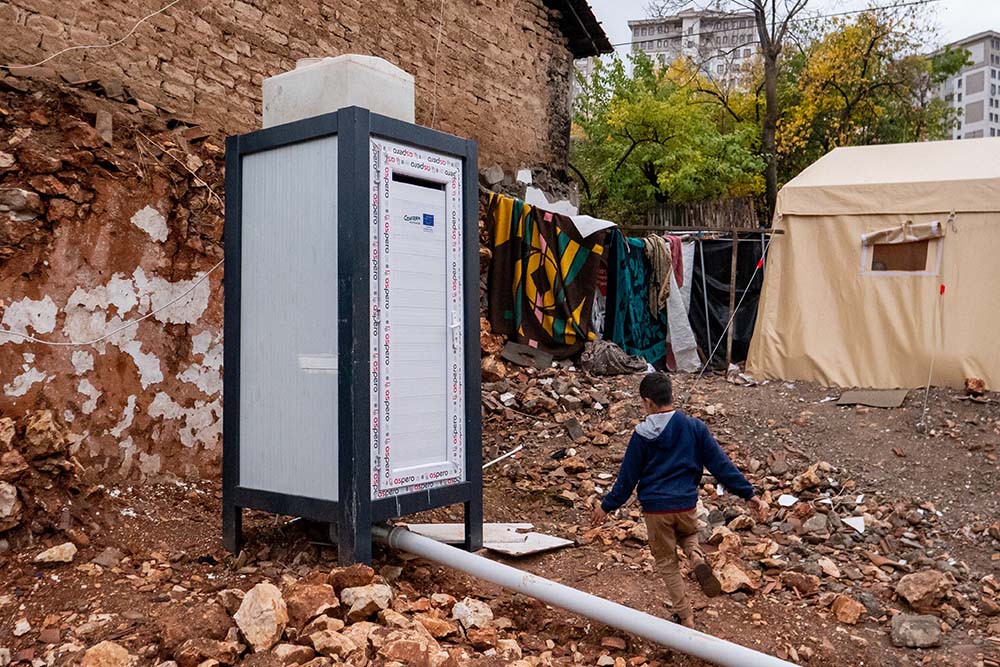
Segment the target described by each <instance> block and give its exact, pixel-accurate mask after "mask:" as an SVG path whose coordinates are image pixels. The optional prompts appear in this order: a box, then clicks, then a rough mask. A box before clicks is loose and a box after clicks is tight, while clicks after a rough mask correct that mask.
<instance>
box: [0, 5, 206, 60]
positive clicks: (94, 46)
mask: <svg viewBox="0 0 1000 667" xmlns="http://www.w3.org/2000/svg"><path fill="white" fill-rule="evenodd" d="M212 1H214V0H210V2H212ZM180 2H183V0H173V1H172V2H169V3H167V4H166V5H164V6H163V7H161V8H160V9H157V10H156V11H155V12H152V13H151V14H147V15H146V16H143V17H142V18H141V19H139V20H138V21H137V22H136V24H135V25H134V26H132V29H131V30H129V31H128V32H127V33H125V35H124V36H122V37H121V38H120V39H118V40H116V41H114V42H109V43H108V44H81V45H77V46H68V47H66V48H65V49H63V50H61V51H56V52H55V53H53V54H52V55H50V56H49V57H47V58H45V59H44V60H39V61H38V62H37V63H34V64H33V65H0V69H6V70H14V69H27V68H30V67H38V66H40V65H44V64H45V63H47V62H49V61H50V60H52V59H54V58H57V57H59V56H61V55H62V54H64V53H69V52H70V51H82V50H85V49H110V48H113V47H115V46H118V45H119V44H121V43H122V42H124V41H125V40H126V39H128V38H129V37H131V36H132V35H133V34H134V33H135V31H136V30H138V29H139V26H141V25H142V24H143V23H145V22H146V21H148V20H149V19H151V18H153V17H154V16H157V15H159V14H162V13H163V12H165V11H167V10H168V9H170V8H171V7H173V6H174V5H176V4H178V3H180Z"/></svg>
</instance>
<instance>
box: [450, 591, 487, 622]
mask: <svg viewBox="0 0 1000 667" xmlns="http://www.w3.org/2000/svg"><path fill="white" fill-rule="evenodd" d="M451 617H452V618H454V619H455V620H456V621H458V622H459V623H461V624H462V626H463V627H464V628H466V629H469V628H485V627H487V626H489V625H490V623H492V622H493V610H492V609H490V606H489V605H488V604H486V603H485V602H483V601H482V600H476V599H475V598H465V599H464V600H462V601H461V602H456V603H455V606H454V607H452V608H451Z"/></svg>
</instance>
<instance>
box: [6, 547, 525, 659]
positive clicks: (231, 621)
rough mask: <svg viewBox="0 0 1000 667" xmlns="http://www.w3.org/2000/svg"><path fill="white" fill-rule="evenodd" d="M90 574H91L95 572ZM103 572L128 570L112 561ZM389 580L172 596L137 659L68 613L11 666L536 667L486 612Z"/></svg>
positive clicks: (468, 601)
mask: <svg viewBox="0 0 1000 667" xmlns="http://www.w3.org/2000/svg"><path fill="white" fill-rule="evenodd" d="M88 565H89V569H91V570H93V568H94V565H95V564H93V563H91V564H88ZM111 569H112V570H123V569H127V565H126V564H124V563H121V562H118V561H115V562H114V564H113V565H112V566H111ZM155 569H161V568H155ZM250 569H253V568H250ZM398 569H399V568H395V570H398ZM395 576H398V571H394V569H393V568H391V567H389V568H383V574H382V575H376V573H375V571H374V570H372V569H371V568H370V567H368V566H364V565H355V566H351V567H349V568H334V569H333V570H332V571H321V570H315V571H312V572H310V573H309V574H307V575H306V576H304V577H302V578H297V577H295V576H293V575H291V574H290V573H288V572H285V573H283V574H282V575H281V576H280V577H279V578H278V580H277V585H276V584H275V583H271V582H270V581H266V580H265V581H262V582H260V583H257V584H256V585H254V586H252V587H251V588H249V589H248V590H242V589H238V588H237V589H223V590H218V591H215V592H210V591H200V592H197V593H189V592H187V591H184V590H180V589H181V587H179V586H173V587H172V593H173V595H172V597H173V599H174V604H172V605H170V607H169V608H168V609H167V610H166V611H164V612H162V613H161V614H160V615H159V617H158V618H157V619H156V621H155V625H156V628H155V631H156V632H155V636H156V637H157V641H154V642H152V643H150V644H148V645H146V646H144V647H141V648H140V649H139V650H138V651H136V652H135V653H132V652H130V651H129V650H128V649H127V648H126V647H125V646H124V645H122V644H120V643H117V642H115V641H113V640H104V641H101V642H99V643H96V644H92V645H91V643H90V642H88V638H89V637H90V636H91V635H92V634H94V633H95V632H96V631H97V629H98V628H99V627H100V626H102V625H105V624H107V623H108V622H109V621H110V620H111V619H110V616H108V615H106V614H105V615H103V616H102V615H92V616H91V617H89V618H86V619H82V618H78V615H77V614H68V613H67V614H62V615H60V614H56V615H54V616H51V617H49V618H47V619H46V622H47V623H49V624H50V626H53V627H52V631H54V633H55V637H62V641H61V643H60V642H58V641H57V642H53V644H55V645H53V646H52V647H51V648H50V649H49V650H48V651H47V652H46V653H45V654H44V655H39V656H37V657H35V652H34V650H33V649H28V651H27V652H22V654H18V655H16V656H14V657H15V658H16V659H17V660H28V661H31V660H41V661H42V662H43V663H44V664H79V665H81V667H82V666H86V665H91V666H93V667H98V666H100V667H131V666H133V665H136V664H140V663H142V664H159V665H160V667H199V666H201V667H209V666H212V667H218V666H219V665H227V666H228V665H254V666H257V667H260V666H274V667H287V666H290V665H296V664H297V665H301V666H302V667H327V666H329V665H333V664H348V665H357V666H364V665H369V664H372V665H385V666H387V667H388V666H390V665H392V666H397V665H398V666H404V665H419V666H421V667H438V666H440V667H460V666H463V665H474V664H477V662H481V663H482V664H507V665H519V666H521V667H528V666H530V665H537V664H542V662H541V659H539V658H532V657H529V658H527V659H525V658H524V657H523V654H522V650H521V646H520V644H519V642H518V640H517V639H516V636H517V632H516V631H515V630H513V622H512V621H511V620H510V619H508V618H502V617H494V614H493V611H492V609H491V608H490V606H489V605H488V604H487V603H485V602H483V601H481V600H478V599H475V598H471V597H466V598H464V599H462V600H457V599H456V598H454V597H452V596H451V595H448V594H444V593H440V594H433V595H430V596H422V595H420V594H419V593H417V592H416V590H415V589H413V587H412V586H410V585H408V584H407V583H406V582H404V581H399V582H397V583H396V585H395V586H390V584H389V583H387V582H388V581H389V579H392V578H394V577H395ZM178 593H184V595H178ZM67 621H73V622H75V623H76V625H75V627H74V626H73V625H70V624H68V623H67ZM81 621H82V622H81ZM67 625H68V626H69V627H66V626H67ZM24 626H25V630H24V632H25V633H27V632H30V631H32V629H31V627H30V623H28V621H27V620H25V621H24ZM60 626H63V627H60ZM88 645H89V648H88ZM29 654H30V655H29Z"/></svg>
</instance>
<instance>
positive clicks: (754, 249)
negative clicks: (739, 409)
mask: <svg viewBox="0 0 1000 667" xmlns="http://www.w3.org/2000/svg"><path fill="white" fill-rule="evenodd" d="M697 244H698V249H697V250H695V252H694V257H693V259H692V263H693V264H694V271H693V273H692V277H691V308H690V310H689V312H688V316H689V320H690V322H691V328H692V329H693V330H694V335H695V338H696V339H697V340H698V346H699V347H700V348H701V350H702V352H703V353H704V355H705V356H706V357H707V356H708V355H709V353H710V352H711V351H712V350H713V349H714V350H715V354H714V355H713V356H712V359H711V364H710V365H711V366H712V367H724V366H725V364H726V340H725V339H726V335H727V334H726V332H725V329H726V325H727V324H728V322H729V316H730V315H729V283H730V273H731V269H732V251H733V242H732V241H731V240H729V239H725V240H718V241H716V240H711V241H709V240H702V241H699V242H697ZM763 251H764V243H762V242H760V241H755V240H752V239H748V238H744V239H742V240H740V242H739V243H738V244H737V259H736V302H735V303H736V304H739V303H740V298H741V297H743V303H742V305H740V306H739V308H738V309H737V311H736V317H735V319H734V320H733V325H732V327H733V358H732V360H733V362H740V361H744V360H745V359H746V358H747V352H748V351H749V349H750V339H751V338H752V337H753V329H754V324H755V323H756V321H757V302H758V300H759V299H760V291H761V287H762V285H763V275H764V271H763V270H761V271H758V272H757V275H756V277H754V278H753V281H752V282H751V280H750V278H751V277H752V276H753V275H754V270H755V269H756V268H757V263H758V262H759V261H760V259H761V256H762V254H763ZM703 265H704V271H703V269H702V267H703ZM703 286H704V287H703ZM744 290H746V296H745V297H744V295H743V293H744ZM706 310H707V318H706Z"/></svg>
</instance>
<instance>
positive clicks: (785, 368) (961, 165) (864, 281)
mask: <svg viewBox="0 0 1000 667" xmlns="http://www.w3.org/2000/svg"><path fill="white" fill-rule="evenodd" d="M941 143H946V144H948V146H947V147H943V146H941V145H940V144H941ZM985 148H988V149H989V150H990V151H998V150H1000V140H994V139H982V140H979V139H973V140H963V141H954V142H932V143H927V144H913V145H905V146H891V147H890V146H872V147H860V148H851V149H837V150H835V151H833V152H832V153H830V154H829V155H827V156H825V157H823V158H821V159H820V160H819V161H818V162H817V163H816V164H815V165H813V166H812V167H810V168H809V169H807V170H806V172H803V176H805V177H806V178H802V177H800V178H802V180H801V181H800V183H799V184H798V185H795V186H793V187H790V186H792V185H793V183H795V181H799V180H800V178H797V179H795V180H793V181H792V183H789V185H788V186H786V187H785V189H783V190H782V193H781V195H779V198H778V207H779V208H778V210H777V212H776V216H775V217H776V222H775V227H776V228H777V229H779V230H784V232H785V233H784V234H781V235H776V236H775V237H774V240H773V242H772V244H771V247H770V250H769V252H768V263H767V271H766V273H765V279H764V289H763V294H762V297H761V302H760V307H759V310H758V318H757V326H756V331H755V333H754V336H753V341H752V343H751V345H750V354H749V358H748V362H747V367H748V370H749V371H750V372H751V373H752V374H754V375H755V376H757V377H758V378H769V379H784V380H806V381H812V382H818V383H820V384H823V385H835V386H840V387H865V388H873V389H894V388H913V387H922V386H924V385H925V384H926V382H927V377H928V371H929V370H930V369H931V364H932V361H933V376H932V377H931V383H932V384H934V385H938V386H941V385H946V386H952V387H961V386H962V385H963V384H964V381H965V378H967V377H975V378H980V379H982V380H984V381H985V382H986V384H987V386H989V387H991V388H996V387H1000V345H997V344H996V332H997V331H998V329H1000V290H998V289H996V285H998V284H1000V262H998V261H997V254H998V250H1000V160H997V159H996V157H995V155H996V154H997V153H994V154H993V155H991V156H990V158H989V159H986V158H985V156H984V154H983V150H984V149H985ZM834 155H836V156H837V157H836V162H835V165H836V167H837V169H836V170H827V167H825V166H822V165H823V163H824V162H828V163H829V160H828V158H830V157H831V156H834ZM890 155H891V156H893V157H894V159H893V160H888V159H887V157H888V156H890ZM904 157H905V160H904V159H903V158H904ZM847 158H850V160H848V159H847ZM851 160H856V162H857V168H856V169H852V167H851ZM879 161H883V162H884V171H885V172H887V173H886V174H882V173H881V172H873V171H872V165H873V164H876V163H878V162H879ZM973 165H975V167H973ZM817 167H820V168H819V169H817ZM974 170H978V171H977V173H976V174H973V173H972V172H973V171H974ZM904 172H909V173H910V174H911V175H912V176H914V178H915V179H916V178H917V177H920V178H923V179H925V180H913V181H910V182H906V181H903V180H902V178H903V174H904ZM850 173H856V174H857V176H852V177H851V178H848V177H847V176H846V174H850ZM959 174H964V175H965V176H966V178H965V179H964V180H961V179H959V178H958V175H959ZM930 175H935V176H940V177H941V178H942V179H944V178H947V180H943V181H942V182H940V183H934V182H930V181H928V180H926V179H928V178H930ZM821 176H824V177H823V178H821ZM985 176H989V178H986V177H985ZM865 178H871V179H872V181H873V182H872V183H870V184H869V185H867V186H865V187H866V188H867V190H866V192H867V194H868V195H870V196H869V197H868V199H866V200H865V201H864V202H862V203H861V205H854V204H852V205H851V206H845V205H843V204H844V203H845V202H851V201H852V200H853V199H854V198H856V197H858V196H859V191H858V187H859V186H858V185H857V182H858V181H862V180H864V179H865ZM802 183H808V188H807V189H809V190H810V191H812V192H813V194H814V195H815V196H816V199H815V200H813V201H811V202H809V203H808V206H806V202H805V200H804V199H802V198H801V197H800V195H801V193H802V191H803V190H804V189H806V188H803V186H802ZM901 189H908V190H910V191H912V192H914V193H921V194H919V195H915V196H914V198H913V199H912V205H907V204H906V202H905V201H902V200H900V199H899V193H900V192H901V191H902V190H901ZM790 190H791V191H793V192H792V193H791V194H789V191H790ZM949 211H955V212H956V214H955V218H954V222H953V223H948V224H945V225H941V224H940V221H941V220H942V217H943V215H947V212H949ZM908 223H911V224H909V225H908ZM934 223H939V225H938V226H936V225H935V224H934ZM907 227H908V229H909V233H916V234H922V233H924V232H926V233H927V234H938V233H940V234H941V235H940V236H928V238H934V239H935V240H933V241H932V245H933V246H934V249H933V250H930V249H929V250H928V261H927V267H926V270H924V271H912V272H905V271H888V272H879V271H869V270H866V267H865V266H864V263H863V261H862V260H863V257H864V253H865V252H867V251H868V250H867V248H866V246H865V245H864V239H866V238H867V239H869V240H871V239H875V238H879V236H877V235H879V234H886V233H888V235H889V236H890V237H892V238H895V235H897V234H899V235H905V234H906V233H907V232H902V231H900V230H904V229H906V228H907ZM938 227H939V228H938ZM935 229H937V231H935ZM893 230H895V231H893ZM914 230H916V232H915V231H914ZM920 230H923V231H920ZM946 230H947V233H946V234H945V231H946ZM695 283H696V286H697V279H696V280H695ZM942 286H943V287H944V289H943V294H942ZM693 311H694V307H692V312H693Z"/></svg>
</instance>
